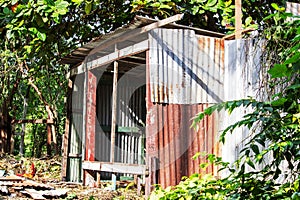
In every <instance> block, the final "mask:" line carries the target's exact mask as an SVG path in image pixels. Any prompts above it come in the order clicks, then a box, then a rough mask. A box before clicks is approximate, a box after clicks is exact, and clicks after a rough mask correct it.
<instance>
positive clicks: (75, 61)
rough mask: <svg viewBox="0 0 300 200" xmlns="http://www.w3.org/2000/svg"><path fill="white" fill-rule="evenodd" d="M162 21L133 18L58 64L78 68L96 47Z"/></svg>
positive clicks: (200, 32) (197, 30)
mask: <svg viewBox="0 0 300 200" xmlns="http://www.w3.org/2000/svg"><path fill="white" fill-rule="evenodd" d="M160 21H162V20H157V19H152V18H147V17H142V16H138V15H137V16H135V17H134V19H133V20H132V22H130V23H128V24H125V25H124V26H121V27H119V28H117V29H116V30H114V31H112V32H109V33H107V34H103V35H101V36H99V37H97V38H94V39H92V40H91V41H90V42H88V43H86V44H84V45H82V46H81V47H78V48H77V49H75V50H73V51H72V52H71V53H70V54H68V55H67V56H65V57H63V58H61V60H60V62H61V63H62V64H69V65H71V68H73V67H74V66H78V65H79V64H80V63H81V62H83V61H84V59H85V57H86V56H87V55H89V53H90V52H92V51H93V50H94V49H96V47H99V46H101V45H102V44H104V43H105V41H107V40H116V39H117V38H118V37H120V36H121V35H123V34H126V33H127V32H129V31H132V30H134V29H137V28H141V27H144V26H147V25H150V24H152V23H155V22H160ZM161 27H162V28H170V29H189V30H194V31H195V33H196V34H197V35H205V36H210V37H217V38H222V37H224V36H225V34H222V33H217V32H213V31H208V30H205V29H200V28H195V27H190V26H185V25H180V24H176V23H174V22H173V23H167V24H166V25H163V26H161Z"/></svg>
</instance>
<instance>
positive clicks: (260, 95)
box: [220, 39, 266, 175]
mask: <svg viewBox="0 0 300 200" xmlns="http://www.w3.org/2000/svg"><path fill="white" fill-rule="evenodd" d="M263 42H264V41H263V40H255V39H243V40H231V41H225V77H224V97H225V98H224V101H230V100H238V99H245V98H249V97H253V98H256V99H265V98H266V93H265V92H264V91H263V87H262V86H261V84H262V79H263V78H264V77H262V74H261V69H260V66H261V65H260V62H261V55H262V47H263ZM249 111H251V110H250V109H249V108H248V109H243V108H240V109H236V110H235V111H234V112H233V113H232V114H231V115H228V114H227V113H224V118H223V120H222V121H221V122H220V123H222V125H221V127H222V129H225V128H226V127H228V126H229V125H232V124H233V123H235V122H237V121H239V120H241V119H242V118H243V116H244V115H245V114H246V113H247V112H249ZM249 137H250V136H249V130H248V128H245V127H239V128H236V130H235V131H234V132H233V133H232V134H227V135H226V138H225V144H224V145H223V146H222V158H223V159H224V161H227V162H231V163H232V162H234V161H235V160H236V159H237V158H238V156H239V153H240V151H241V150H242V149H243V148H244V145H245V144H246V143H247V142H248V141H249ZM224 175H225V174H224Z"/></svg>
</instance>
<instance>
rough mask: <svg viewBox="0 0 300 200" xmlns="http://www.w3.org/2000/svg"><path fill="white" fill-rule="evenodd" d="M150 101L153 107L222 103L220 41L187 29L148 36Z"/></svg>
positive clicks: (222, 53) (163, 31) (162, 31)
mask: <svg viewBox="0 0 300 200" xmlns="http://www.w3.org/2000/svg"><path fill="white" fill-rule="evenodd" d="M149 44H150V55H149V56H150V58H149V62H150V84H151V100H152V102H157V103H172V104H195V103H216V102H221V101H222V99H223V73H224V72H223V71H224V68H223V60H222V56H224V45H223V44H224V41H222V40H221V39H218V38H211V37H204V36H197V35H195V32H194V31H193V30H187V29H163V28H160V29H155V30H152V31H151V32H150V34H149Z"/></svg>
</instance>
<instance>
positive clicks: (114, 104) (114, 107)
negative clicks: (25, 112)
mask: <svg viewBox="0 0 300 200" xmlns="http://www.w3.org/2000/svg"><path fill="white" fill-rule="evenodd" d="M118 70H119V66H118V62H117V61H115V62H114V78H113V92H112V117H111V123H112V124H111V144H110V148H111V151H110V152H111V154H110V162H112V163H113V162H114V161H115V140H116V121H117V120H116V119H117V90H118Z"/></svg>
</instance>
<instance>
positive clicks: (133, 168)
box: [82, 161, 146, 175]
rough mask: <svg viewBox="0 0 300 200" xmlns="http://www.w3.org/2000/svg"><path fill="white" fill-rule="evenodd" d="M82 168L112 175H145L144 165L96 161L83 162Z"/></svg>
mask: <svg viewBox="0 0 300 200" xmlns="http://www.w3.org/2000/svg"><path fill="white" fill-rule="evenodd" d="M82 168H83V169H84V170H94V171H105V172H112V173H125V174H126V173H127V174H138V175H144V174H145V173H146V166H145V165H137V164H126V163H109V162H98V161H93V162H91V161H83V163H82Z"/></svg>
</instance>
